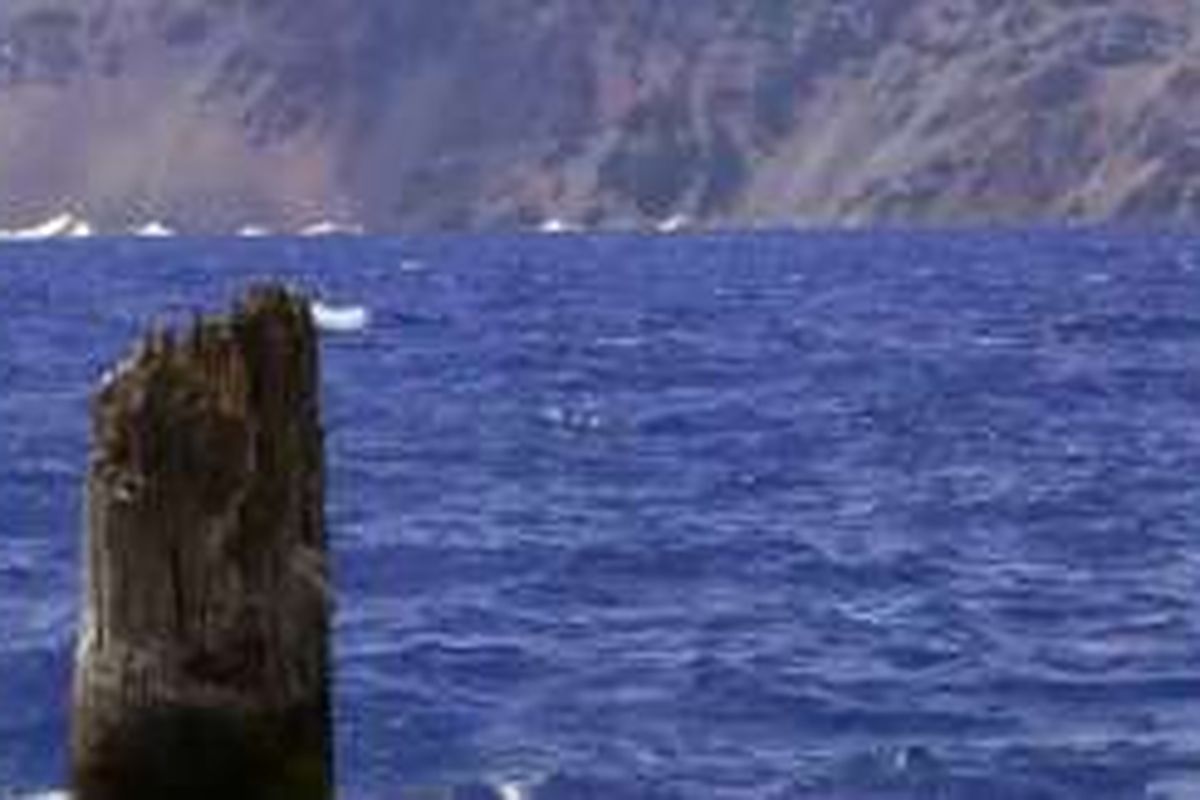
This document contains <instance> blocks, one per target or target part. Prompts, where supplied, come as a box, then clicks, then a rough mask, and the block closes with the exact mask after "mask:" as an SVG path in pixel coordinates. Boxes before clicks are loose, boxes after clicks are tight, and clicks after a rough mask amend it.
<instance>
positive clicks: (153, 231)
mask: <svg viewBox="0 0 1200 800" xmlns="http://www.w3.org/2000/svg"><path fill="white" fill-rule="evenodd" d="M133 235H134V236H141V237H143V238H146V239H162V238H164V237H167V236H174V235H175V231H174V230H172V229H171V228H169V227H168V226H166V225H164V224H163V223H161V222H159V221H158V220H151V221H150V222H147V223H146V224H145V225H140V226H138V227H136V228H134V229H133Z"/></svg>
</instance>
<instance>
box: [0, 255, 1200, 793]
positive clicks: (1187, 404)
mask: <svg viewBox="0 0 1200 800" xmlns="http://www.w3.org/2000/svg"><path fill="white" fill-rule="evenodd" d="M261 277H277V278H283V279H286V280H288V281H290V282H292V283H294V284H296V285H298V286H301V287H306V288H307V289H308V290H310V291H311V292H313V293H314V294H317V295H319V296H321V297H323V298H325V299H326V300H327V301H328V302H330V303H333V304H357V305H364V306H366V307H368V308H369V309H370V312H371V316H372V321H371V324H370V326H369V327H367V328H366V329H365V330H363V331H361V332H350V333H330V334H329V335H327V336H326V337H325V338H324V340H323V345H322V349H323V356H324V363H323V369H324V410H325V420H326V428H327V449H328V452H329V460H330V485H329V493H328V504H329V523H330V536H331V542H332V546H333V550H334V559H335V563H334V569H335V581H336V586H337V594H338V604H337V616H336V667H337V679H336V705H337V755H338V782H339V786H340V788H341V792H340V794H341V797H342V798H345V799H346V800H404V799H405V798H414V800H415V798H418V797H421V798H430V797H441V798H460V799H461V800H466V798H488V797H493V798H501V797H502V798H504V800H512V799H513V798H532V799H533V800H575V799H578V800H590V799H591V798H605V800H624V799H625V798H629V799H630V800H634V799H637V800H642V799H647V800H649V799H652V800H687V799H690V798H697V799H700V798H717V799H718V800H725V799H728V800H750V799H751V798H753V799H754V800H758V799H759V798H766V799H767V800H793V799H795V800H802V799H808V798H832V799H834V800H859V799H860V798H861V799H862V800H868V799H871V800H928V799H929V798H940V799H943V800H944V799H946V798H954V799H955V800H957V799H958V798H962V799H963V800H967V799H968V798H969V799H970V800H981V799H982V800H989V799H1003V800H1026V799H1028V800H1043V799H1045V798H1101V799H1102V800H1104V799H1113V800H1115V799H1118V798H1119V799H1120V800H1125V799H1126V798H1128V799H1130V800H1133V799H1134V798H1147V799H1150V798H1154V799H1155V800H1183V798H1196V797H1200V240H1192V239H1186V238H1168V237H1139V236H1129V235H1115V234H1114V235H1102V234H1095V233H1091V234H1082V233H1081V234H1070V235H1063V234H1051V233H1037V234H1018V233H1011V234H1003V235H990V234H969V235H967V234H955V235H948V234H947V235H935V234H922V235H904V234H899V233H896V234H884V235H869V236H868V235H803V236H801V235H743V236H712V237H698V238H658V239H640V238H635V237H596V238H574V237H562V238H559V237H526V238H504V237H491V238H460V239H454V238H414V239H399V240H345V241H337V240H329V241H324V242H312V241H309V242H299V241H270V240H267V241H242V242H236V241H230V242H219V241H213V242H203V241H197V242H186V241H143V242H120V241H112V242H88V243H62V244H53V245H52V244H45V245H29V246H12V247H8V248H6V249H0V797H7V796H8V795H9V794H12V795H17V796H22V795H25V794H28V793H35V792H40V791H44V790H47V789H50V788H53V787H59V786H62V785H63V783H64V782H65V772H66V765H65V761H66V755H65V747H64V742H65V738H66V703H65V701H66V687H67V682H68V680H69V675H70V651H71V647H72V631H73V625H74V618H75V614H76V610H77V608H76V594H77V589H78V573H79V569H80V566H79V540H80V535H81V532H80V518H81V482H82V472H83V468H84V462H85V456H86V448H87V436H88V421H87V408H88V394H89V391H90V387H91V386H92V385H94V384H95V382H96V381H97V379H98V378H99V376H100V374H101V373H102V372H103V370H104V369H105V367H106V366H108V365H109V364H111V363H112V362H113V361H114V360H116V359H117V358H118V357H119V356H121V355H122V354H123V353H124V352H126V351H127V349H128V347H129V344H130V343H131V341H132V340H133V338H134V337H135V336H136V335H137V333H138V332H139V331H140V330H141V329H142V328H143V327H144V325H145V324H146V323H147V322H148V321H149V320H151V319H154V318H164V317H165V318H166V319H177V318H182V317H186V316H187V314H188V313H190V310H191V309H193V308H195V307H200V308H204V309H216V308H221V307H223V306H224V305H225V304H226V302H227V301H228V300H229V299H230V298H231V297H232V296H233V294H234V293H235V292H236V291H237V290H238V288H239V287H242V286H244V285H246V284H247V283H248V282H250V281H252V280H254V279H256V278H261Z"/></svg>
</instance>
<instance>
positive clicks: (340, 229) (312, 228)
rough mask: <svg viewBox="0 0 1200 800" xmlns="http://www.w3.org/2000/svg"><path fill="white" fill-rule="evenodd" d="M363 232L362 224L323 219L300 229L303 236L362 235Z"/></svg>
mask: <svg viewBox="0 0 1200 800" xmlns="http://www.w3.org/2000/svg"><path fill="white" fill-rule="evenodd" d="M362 233H363V226H362V225H358V224H356V223H351V222H334V221H333V220H322V221H321V222H315V223H313V224H312V225H306V226H305V227H303V228H301V229H300V235H301V236H361V235H362Z"/></svg>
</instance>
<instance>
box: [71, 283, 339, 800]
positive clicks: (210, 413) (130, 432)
mask: <svg viewBox="0 0 1200 800" xmlns="http://www.w3.org/2000/svg"><path fill="white" fill-rule="evenodd" d="M318 383H319V381H318V356H317V341H316V332H315V329H314V326H313V322H312V319H311V316H310V313H309V310H308V306H307V304H306V303H305V302H304V301H303V300H302V299H300V298H297V297H295V296H293V295H291V294H289V293H287V292H286V291H284V290H283V289H280V288H274V287H262V288H256V289H254V290H251V291H250V292H249V293H248V294H247V296H246V297H245V299H244V300H243V301H242V302H241V303H240V304H239V305H238V306H237V308H236V309H235V310H234V312H233V314H232V315H231V316H230V317H229V318H228V319H212V320H198V321H197V322H196V323H195V324H194V326H193V328H192V329H191V330H190V331H188V332H186V334H184V335H180V336H175V335H172V334H171V333H168V332H165V331H161V330H159V331H155V332H153V333H151V334H150V335H148V336H147V337H146V339H145V340H144V342H143V343H142V345H141V346H140V348H139V349H138V350H137V352H135V353H134V354H133V355H132V356H131V357H130V358H129V359H128V360H126V361H125V362H124V363H122V364H121V365H120V366H119V367H118V368H117V369H116V370H115V371H114V373H113V374H112V376H111V377H110V378H109V379H107V380H106V382H105V384H104V385H103V386H102V387H101V388H100V390H99V391H98V393H97V394H96V396H95V398H94V402H93V409H92V415H93V419H92V425H93V443H92V453H91V460H90V464H89V470H88V477H87V531H86V541H85V545H84V546H85V596H84V603H83V612H82V620H81V624H80V630H79V641H78V649H77V654H76V669H75V684H74V689H73V709H72V742H71V746H72V781H73V788H74V791H75V798H76V800H138V799H139V798H180V799H183V800H187V799H189V798H228V799H230V800H235V799H237V798H247V799H250V798H280V800H283V799H284V798H287V799H288V800H319V799H320V800H323V799H324V798H328V797H329V796H330V795H331V786H332V756H331V737H330V694H329V644H328V633H329V610H330V598H329V591H328V583H327V552H326V543H325V534H324V520H323V465H322V431H321V426H320V418H319V408H318Z"/></svg>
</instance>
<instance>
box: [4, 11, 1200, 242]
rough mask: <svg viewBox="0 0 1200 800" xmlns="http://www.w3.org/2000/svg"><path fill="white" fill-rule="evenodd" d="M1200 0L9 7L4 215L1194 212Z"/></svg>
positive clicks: (257, 218)
mask: <svg viewBox="0 0 1200 800" xmlns="http://www.w3.org/2000/svg"><path fill="white" fill-rule="evenodd" d="M1197 22H1200V5H1198V4H1196V3H1195V2H1193V1H1192V0H893V1H892V2H878V0H737V1H736V2H734V1H732V0H443V1H442V2H429V0H89V2H87V3H79V2H77V0H6V3H5V4H4V6H3V8H2V9H0V221H9V222H27V221H29V220H31V219H35V218H37V217H39V216H43V215H45V214H48V213H50V212H51V211H53V210H58V209H61V208H64V207H69V208H72V209H74V210H76V211H77V212H79V213H85V214H87V215H88V216H91V217H93V218H95V219H97V220H99V221H100V222H101V224H102V225H107V226H110V227H119V226H122V225H126V224H130V223H132V222H134V221H138V220H145V219H147V218H151V217H156V218H166V219H169V220H171V221H174V222H175V223H176V224H180V223H181V222H182V223H184V225H185V227H191V228H193V229H197V230H227V229H231V228H233V227H236V226H238V225H243V224H250V223H256V224H268V225H272V226H284V227H293V226H296V225H299V224H303V223H304V222H306V221H312V220H315V219H320V218H335V219H357V220H361V221H362V222H364V223H365V224H366V225H367V226H368V227H370V228H372V229H376V230H404V229H426V228H455V229H478V228H488V227H508V226H517V225H533V224H537V223H539V222H540V221H542V220H544V219H547V218H551V217H554V218H561V219H564V220H566V221H568V222H578V223H582V224H587V225H594V226H605V227H630V226H645V225H651V224H654V223H656V222H657V221H660V220H663V219H666V218H669V217H672V216H675V215H680V214H682V215H687V216H688V217H690V218H692V219H695V220H698V221H700V222H702V223H705V224H710V225H749V224H763V225H768V224H771V225H773V224H801V225H829V224H834V225H865V224H872V223H886V224H939V225H941V224H960V223H980V222H990V223H1005V224H1025V223H1050V222H1063V221H1102V220H1103V221H1112V220H1115V221H1122V222H1138V223H1150V224H1188V223H1190V222H1192V221H1193V220H1194V219H1195V218H1196V217H1197V215H1198V214H1200V206H1198V205H1197V197H1198V195H1197V194H1196V191H1195V188H1196V187H1197V185H1198V183H1197V177H1196V172H1195V170H1194V167H1195V166H1200V135H1198V134H1200V128H1198V127H1197V120H1198V119H1200V117H1197V111H1200V51H1198V50H1197V44H1196V38H1195V36H1194V30H1195V28H1196V24H1197Z"/></svg>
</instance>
